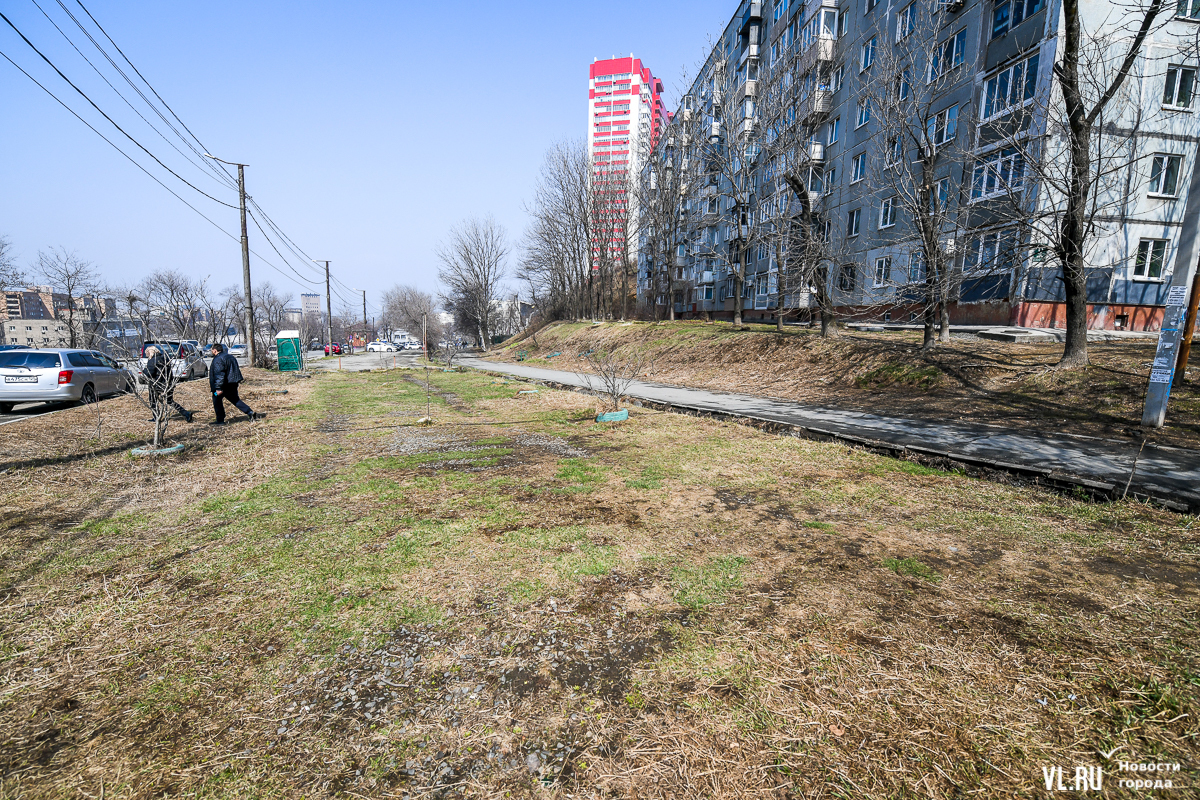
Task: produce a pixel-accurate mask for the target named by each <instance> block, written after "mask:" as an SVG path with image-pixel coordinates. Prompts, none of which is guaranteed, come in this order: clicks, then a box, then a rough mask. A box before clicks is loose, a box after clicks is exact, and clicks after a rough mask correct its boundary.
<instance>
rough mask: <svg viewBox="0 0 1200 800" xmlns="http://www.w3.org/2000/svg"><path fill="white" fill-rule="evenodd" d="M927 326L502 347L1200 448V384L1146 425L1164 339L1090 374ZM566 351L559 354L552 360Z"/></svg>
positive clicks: (552, 330) (712, 385)
mask: <svg viewBox="0 0 1200 800" xmlns="http://www.w3.org/2000/svg"><path fill="white" fill-rule="evenodd" d="M920 344H921V342H920V335H919V334H918V333H858V332H852V333H844V334H843V335H842V336H841V337H840V338H837V339H821V338H820V336H818V335H817V334H816V333H814V332H812V331H809V330H807V329H798V328H788V329H786V330H785V332H784V333H783V334H782V335H781V334H778V333H776V332H775V330H774V328H773V327H768V326H763V325H753V326H747V327H746V329H745V330H742V331H735V330H733V329H732V327H731V326H730V325H729V324H728V323H715V324H705V323H698V322H675V323H657V324H651V323H633V324H621V323H609V324H605V325H601V326H593V325H591V324H590V323H556V324H554V325H551V326H549V327H547V328H545V329H543V330H541V331H539V332H538V333H537V335H536V337H534V338H526V339H523V340H521V341H518V342H515V343H513V344H511V345H508V346H506V347H504V348H502V349H499V350H497V351H494V352H493V353H492V355H491V356H490V357H491V358H494V359H500V360H506V361H512V360H515V359H516V357H517V354H518V353H520V352H522V351H525V352H527V353H528V354H529V357H530V361H531V362H532V363H534V364H535V365H536V366H543V367H546V368H549V369H562V370H566V371H568V372H570V371H577V370H581V369H582V370H586V364H585V363H584V361H583V360H582V359H580V358H578V356H579V354H580V353H583V352H586V351H588V350H590V349H595V350H598V351H609V350H614V349H616V350H620V349H621V348H636V349H640V350H643V351H645V352H647V353H649V354H651V355H652V357H653V361H654V369H653V371H652V373H651V374H650V375H649V377H652V378H653V379H654V380H657V381H661V382H663V383H672V384H676V385H680V386H696V387H703V388H708V389H719V390H725V391H732V392H745V393H749V394H759V395H766V396H770V397H777V398H782V399H786V400H799V401H802V402H807V403H813V404H819V405H827V406H834V407H839V408H850V409H857V410H863V411H872V412H876V413H890V414H900V415H909V416H914V417H922V418H933V419H949V420H966V421H973V422H984V423H994V424H1003V425H1013V426H1021V427H1026V428H1036V429H1043V430H1052V431H1064V430H1067V431H1074V432H1076V433H1083V434H1090V435H1103V436H1122V437H1131V438H1135V439H1142V438H1146V439H1148V440H1149V441H1151V442H1155V441H1157V442H1161V443H1163V444H1173V445H1176V446H1182V447H1200V391H1197V385H1198V384H1197V383H1196V382H1195V381H1189V382H1187V383H1185V384H1184V385H1183V386H1182V387H1180V388H1178V389H1176V390H1175V391H1173V393H1172V399H1171V409H1170V413H1169V415H1168V418H1167V425H1166V427H1164V428H1163V429H1162V430H1159V431H1148V430H1146V429H1143V428H1141V427H1140V422H1141V415H1142V403H1143V400H1144V398H1145V392H1146V386H1147V383H1148V380H1149V372H1150V362H1151V361H1152V360H1153V358H1154V347H1155V343H1154V341H1153V340H1149V341H1147V340H1129V341H1123V342H1107V343H1093V344H1092V345H1090V348H1089V352H1090V354H1091V360H1092V366H1091V367H1089V368H1088V369H1086V370H1068V371H1058V370H1055V369H1053V367H1054V365H1055V363H1056V362H1057V361H1058V359H1059V357H1060V356H1061V354H1062V345H1058V344H1003V343H998V342H989V341H984V340H978V339H974V340H971V339H955V340H954V341H952V342H951V343H949V344H948V345H943V346H941V347H939V348H937V349H936V350H935V351H933V352H931V353H924V352H922V351H921V349H920ZM554 353H561V355H559V356H555V357H554V358H552V359H549V360H547V359H546V358H545V357H546V356H548V355H551V354H554Z"/></svg>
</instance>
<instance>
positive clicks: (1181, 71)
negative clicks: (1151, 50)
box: [1162, 0, 1200, 108]
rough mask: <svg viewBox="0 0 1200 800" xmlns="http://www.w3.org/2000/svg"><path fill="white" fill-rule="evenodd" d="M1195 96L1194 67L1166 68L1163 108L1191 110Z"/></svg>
mask: <svg viewBox="0 0 1200 800" xmlns="http://www.w3.org/2000/svg"><path fill="white" fill-rule="evenodd" d="M1198 1H1200V0H1198ZM1195 94H1196V68H1195V67H1185V66H1181V65H1179V64H1172V65H1171V66H1169V67H1167V81H1166V84H1165V85H1164V86H1163V101H1162V104H1163V106H1165V107H1167V108H1191V107H1192V102H1193V100H1194V97H1195Z"/></svg>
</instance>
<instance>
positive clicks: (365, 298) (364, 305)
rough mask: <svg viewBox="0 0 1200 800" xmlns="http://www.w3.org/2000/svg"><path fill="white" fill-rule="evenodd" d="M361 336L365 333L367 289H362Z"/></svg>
mask: <svg viewBox="0 0 1200 800" xmlns="http://www.w3.org/2000/svg"><path fill="white" fill-rule="evenodd" d="M362 293H363V336H364V337H365V336H366V335H367V290H366V289H363V290H362Z"/></svg>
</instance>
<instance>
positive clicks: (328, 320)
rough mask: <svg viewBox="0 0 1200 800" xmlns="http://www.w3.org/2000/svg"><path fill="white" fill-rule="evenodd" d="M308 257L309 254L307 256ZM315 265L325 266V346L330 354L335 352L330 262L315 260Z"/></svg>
mask: <svg viewBox="0 0 1200 800" xmlns="http://www.w3.org/2000/svg"><path fill="white" fill-rule="evenodd" d="M306 255H307V254H306ZM313 263H314V264H324V265H325V344H326V345H328V346H329V352H331V353H332V352H333V300H332V299H331V297H330V294H329V262H328V261H317V260H316V259H313Z"/></svg>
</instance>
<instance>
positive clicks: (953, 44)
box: [929, 28, 967, 83]
mask: <svg viewBox="0 0 1200 800" xmlns="http://www.w3.org/2000/svg"><path fill="white" fill-rule="evenodd" d="M966 57H967V29H966V28H963V29H962V30H961V31H959V32H958V33H956V34H954V35H953V36H951V37H950V38H949V39H947V40H946V41H944V42H942V43H941V44H940V45H939V46H938V47H937V48H936V49H935V50H934V51H933V56H932V57H931V58H930V59H929V82H930V83H933V82H934V81H935V80H937V79H938V78H940V77H941V76H942V75H945V74H946V73H948V72H949V71H950V70H952V69H954V68H955V67H957V66H958V65H959V64H961V63H963V61H964V60H966Z"/></svg>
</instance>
